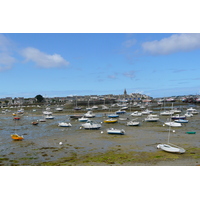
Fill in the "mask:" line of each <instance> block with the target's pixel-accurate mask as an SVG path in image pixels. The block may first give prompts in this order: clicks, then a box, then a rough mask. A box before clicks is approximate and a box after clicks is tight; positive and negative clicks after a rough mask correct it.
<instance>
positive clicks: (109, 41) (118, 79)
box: [0, 33, 200, 97]
mask: <svg viewBox="0 0 200 200" xmlns="http://www.w3.org/2000/svg"><path fill="white" fill-rule="evenodd" d="M199 55H200V34H196V33H191V34H190V33H187V34H185V33H176V34H175V33H173V34H171V33H127V34H126V33H7V34H5V33H2V34H0V80H1V97H7V96H11V97H16V96H17V97H18V96H24V97H34V96H36V95H37V94H42V95H44V96H51V97H52V96H67V95H90V94H99V95H101V94H110V93H112V94H122V93H123V91H124V89H125V88H126V90H127V92H128V93H132V92H139V93H143V94H148V95H150V96H152V97H162V96H169V95H184V94H186V95H187V94H197V93H200V81H199V80H200V77H199V74H200V69H199V65H200V61H199V57H200V56H199Z"/></svg>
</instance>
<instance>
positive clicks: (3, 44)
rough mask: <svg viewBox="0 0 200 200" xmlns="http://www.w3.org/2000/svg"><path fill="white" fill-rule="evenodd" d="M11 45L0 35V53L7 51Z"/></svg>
mask: <svg viewBox="0 0 200 200" xmlns="http://www.w3.org/2000/svg"><path fill="white" fill-rule="evenodd" d="M11 45H12V44H11V41H10V40H9V39H7V38H6V37H5V36H4V35H3V34H0V51H3V52H5V51H8V49H9V47H10V46H11Z"/></svg>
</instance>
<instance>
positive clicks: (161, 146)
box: [157, 127, 185, 153]
mask: <svg viewBox="0 0 200 200" xmlns="http://www.w3.org/2000/svg"><path fill="white" fill-rule="evenodd" d="M173 132H175V130H173ZM170 133H171V127H169V133H168V140H167V144H158V145H157V149H162V150H163V151H167V152H170V153H185V149H183V148H182V147H179V146H177V145H175V144H172V143H170V142H169V139H170Z"/></svg>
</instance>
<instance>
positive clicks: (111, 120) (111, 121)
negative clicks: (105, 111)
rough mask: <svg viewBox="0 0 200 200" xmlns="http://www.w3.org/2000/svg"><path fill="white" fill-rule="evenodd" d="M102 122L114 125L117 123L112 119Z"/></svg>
mask: <svg viewBox="0 0 200 200" xmlns="http://www.w3.org/2000/svg"><path fill="white" fill-rule="evenodd" d="M103 122H104V123H116V122H117V119H112V118H110V119H106V120H104V121H103Z"/></svg>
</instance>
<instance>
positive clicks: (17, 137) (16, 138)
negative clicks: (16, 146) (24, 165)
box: [11, 134, 24, 141]
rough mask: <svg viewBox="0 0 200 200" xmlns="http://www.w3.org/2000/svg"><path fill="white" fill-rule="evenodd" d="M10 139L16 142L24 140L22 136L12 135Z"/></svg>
mask: <svg viewBox="0 0 200 200" xmlns="http://www.w3.org/2000/svg"><path fill="white" fill-rule="evenodd" d="M11 138H12V139H13V140H18V141H20V140H23V139H24V137H23V136H20V135H18V134H13V135H11Z"/></svg>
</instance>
